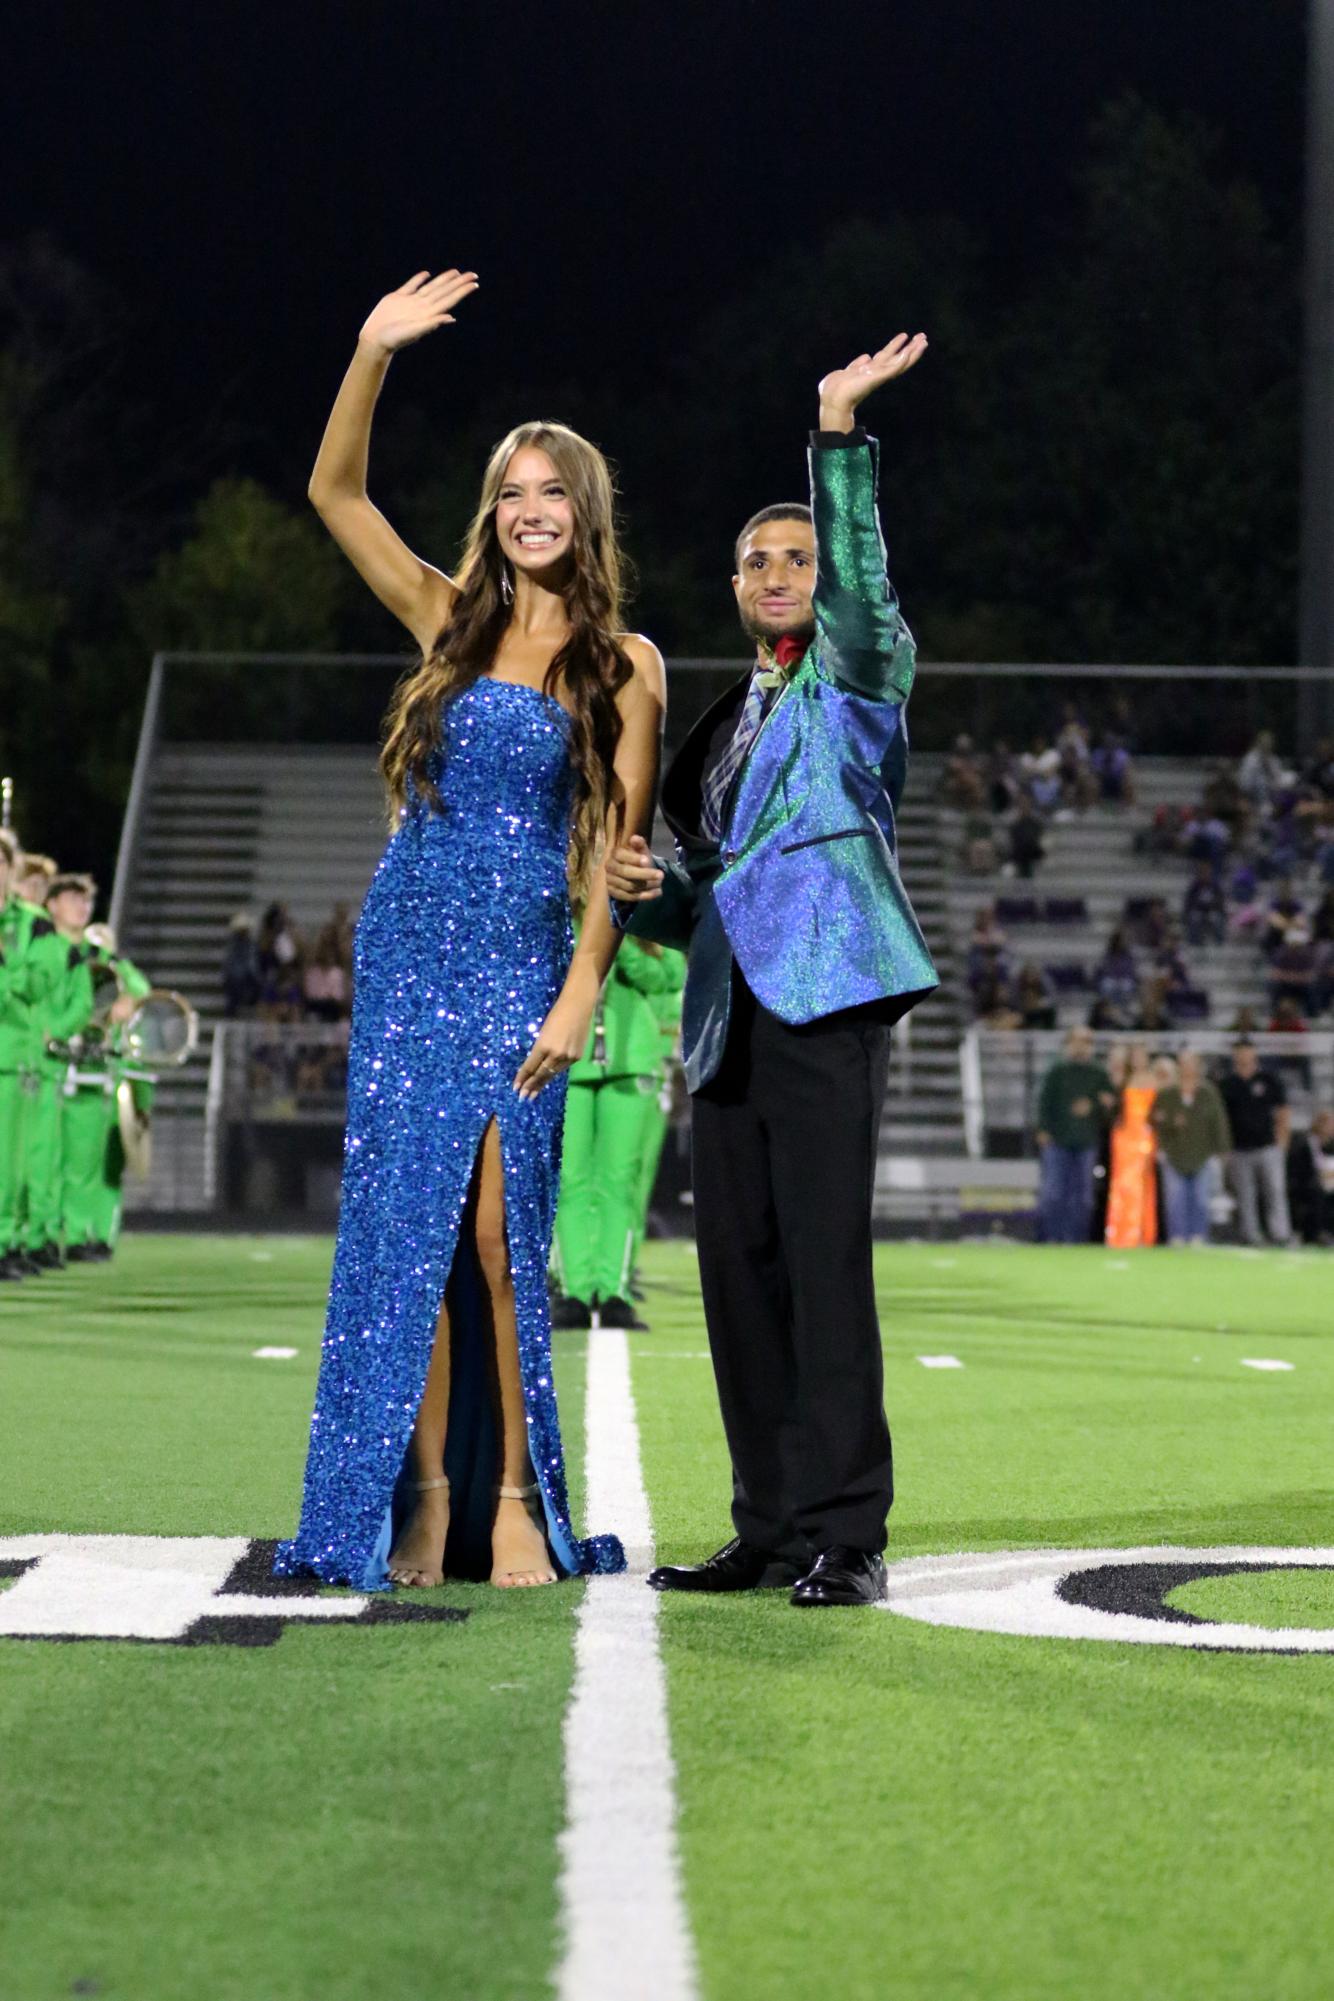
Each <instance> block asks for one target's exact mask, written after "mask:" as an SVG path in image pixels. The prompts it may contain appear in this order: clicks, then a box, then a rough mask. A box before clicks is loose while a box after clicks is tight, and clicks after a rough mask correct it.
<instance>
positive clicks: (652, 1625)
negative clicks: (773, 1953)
mask: <svg viewBox="0 0 1334 2001" xmlns="http://www.w3.org/2000/svg"><path fill="white" fill-rule="evenodd" d="M585 1425H586V1431H587V1448H586V1451H587V1458H586V1466H587V1476H586V1487H587V1496H588V1498H587V1503H586V1510H587V1520H588V1522H589V1525H590V1527H592V1528H594V1529H603V1528H607V1529H611V1528H614V1529H615V1530H616V1531H617V1533H618V1534H619V1535H620V1536H621V1538H622V1540H623V1541H624V1543H625V1554H626V1560H627V1564H628V1568H627V1569H626V1571H625V1572H624V1573H623V1574H622V1575H621V1576H620V1577H592V1578H590V1579H589V1581H588V1584H587V1585H586V1587H585V1591H584V1601H583V1604H582V1605H581V1606H580V1608H579V1616H578V1628H577V1634H576V1639H575V1668H574V1689H573V1692H572V1694H571V1697H570V1706H569V1708H568V1710H567V1711H566V1714H565V1801H566V1806H565V1811H566V1826H565V1831H564V1833H563V1834H562V1835H561V1839H560V1850H561V1881H560V1892H561V1908H562V1914H563V1918H564V1925H565V1953H564V1958H563V1960H562V1963H561V1966H560V1969H559V1972H558V1975H557V1992H558V1994H559V1996H560V2001H695V1996H696V1995H697V1993H698V1988H697V1985H696V1977H695V1956H694V1947H693V1944H692V1942H691V1938H690V1930H689V1925H688V1923H687V1919H686V1912H685V1900H684V1897H683V1894H682V1888H681V1875H680V1863H679V1859H678V1856H677V1851H676V1795H675V1788H674V1784H673V1780H674V1772H673V1767H672V1753H671V1742H670V1737H669V1734H668V1728H667V1687H666V1677H665V1675H664V1673H663V1666H662V1656H661V1654H660V1653H659V1651H658V1599H657V1594H656V1593H655V1592H652V1591H649V1590H648V1589H647V1588H646V1587H645V1584H644V1578H645V1575H646V1574H647V1572H648V1570H649V1569H650V1568H651V1566H652V1562H653V1524H652V1521H651V1519H650V1516H649V1506H648V1495H647V1494H646V1493H645V1491H644V1476H643V1472H642V1469H641V1467H640V1463H639V1425H638V1422H637V1420H636V1417H635V1402H634V1395H633V1392H632V1390H631V1387H630V1349H629V1345H628V1343H627V1341H626V1338H625V1335H624V1334H623V1333H622V1332H620V1331H619V1330H618V1329H612V1328H602V1329H600V1330H598V1331H597V1332H595V1333H593V1334H592V1335H590V1337H589V1342H588V1388H587V1396H586V1402H585Z"/></svg>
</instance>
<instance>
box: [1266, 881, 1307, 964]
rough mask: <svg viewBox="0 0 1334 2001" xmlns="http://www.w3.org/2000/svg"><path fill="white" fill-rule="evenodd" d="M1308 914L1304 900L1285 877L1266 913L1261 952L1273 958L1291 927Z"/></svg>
mask: <svg viewBox="0 0 1334 2001" xmlns="http://www.w3.org/2000/svg"><path fill="white" fill-rule="evenodd" d="M1305 916H1306V912H1305V910H1304V909H1303V907H1302V900H1301V898H1300V896H1298V894H1297V892H1296V890H1295V889H1294V888H1293V886H1292V882H1291V879H1290V878H1289V877H1287V876H1285V877H1284V878H1283V880H1282V882H1280V883H1279V885H1278V888H1277V890H1276V891H1275V892H1274V896H1273V899H1272V901H1271V903H1270V905H1269V908H1268V910H1267V911H1266V912H1265V922H1264V930H1263V932H1262V934H1261V937H1260V950H1261V951H1262V952H1263V953H1264V955H1265V957H1266V958H1267V959H1269V958H1272V957H1273V956H1274V954H1275V952H1277V951H1278V949H1279V946H1280V945H1281V944H1282V943H1283V941H1284V939H1285V938H1286V937H1287V935H1288V929H1289V926H1290V925H1293V924H1296V923H1298V922H1300V921H1302V920H1304V919H1305Z"/></svg>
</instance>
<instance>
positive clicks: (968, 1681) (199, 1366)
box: [0, 1237, 1334, 2001]
mask: <svg viewBox="0 0 1334 2001" xmlns="http://www.w3.org/2000/svg"><path fill="white" fill-rule="evenodd" d="M328 1260H329V1246H328V1244H327V1242H321V1241H307V1240H299V1239H274V1238H230V1239H228V1238H217V1237H203V1238H187V1237H175V1238H152V1237H138V1238H132V1239H130V1240H129V1241H128V1242H127V1243H126V1244H125V1245H124V1247H123V1250H122V1254H121V1256H120V1257H119V1259H118V1260H117V1262H116V1264H115V1265H114V1266H113V1267H112V1268H110V1270H99V1269H86V1268H84V1269H76V1270H72V1271H70V1272H68V1273H65V1274H61V1275H58V1276H54V1277H51V1278H49V1279H44V1280H41V1281H35V1282H29V1283H27V1284H25V1285H24V1286H23V1287H22V1288H21V1289H19V1288H9V1289H6V1291H5V1292H4V1294H3V1297H0V1458H2V1462H3V1466H4V1487H3V1506H2V1509H0V1535H4V1536H19V1535H23V1534H28V1533H34V1532H42V1533H47V1532H67V1533H81V1534H112V1533H115V1534H121V1535H146V1536H147V1535H151V1536H179V1537H190V1536H194V1537H200V1536H237V1537H251V1536H254V1537H272V1536H278V1535H281V1534H283V1533H286V1532H288V1531H289V1530H290V1527H291V1526H292V1523H293V1520H294V1510H295V1507H296V1502H297V1496H298V1491H299V1481H300V1472H301V1464H302V1458H303V1453H304V1443H305V1431H306V1424H307V1420H308V1416H309V1406H310V1396H311V1389H312V1385H313V1379H314V1372H315V1365H316V1360H317V1351H318V1339H319V1331H320V1324H321V1318H322V1309H323V1290H324V1285H325V1282H326V1279H327V1273H328ZM647 1267H648V1269H647V1276H648V1279H649V1282H650V1294H649V1299H648V1303H647V1311H648V1314H649V1317H650V1318H651V1320H652V1323H653V1331H652V1333H651V1334H646V1335H640V1336H636V1337H634V1338H633V1341H632V1357H633V1383H634V1391H635V1397H636V1402H637V1406H638V1413H639V1424H640V1433H641V1445H642V1452H643V1463H644V1472H645V1478H646V1482H647V1487H648V1492H649V1496H650V1500H651V1503H652V1509H653V1517H654V1530H655V1536H656V1540H657V1545H658V1549H659V1552H660V1553H662V1554H665V1555H669V1556H673V1557H687V1558H689V1557H694V1556H697V1555H701V1554H704V1553H706V1552H707V1551H708V1550H709V1549H711V1548H713V1547H715V1546H716V1544H717V1543H719V1542H721V1541H722V1540H723V1539H724V1538H725V1537H726V1535H727V1534H728V1533H730V1529H729V1523H728V1519H727V1512H726V1468H725V1459H724V1454H723V1450H722V1442H721V1434H720V1430H719V1425H718V1419H717V1412H716V1406H715V1403H714V1399H713V1391H712V1379H711V1374H710V1370H709V1366H708V1362H707V1360H706V1358H705V1343H704V1334H703V1327H702V1321H701V1316H700V1311H699V1303H698V1294H697V1289H696V1283H695V1271H694V1261H693V1254H692V1252H691V1251H690V1249H689V1248H688V1247H686V1246H677V1245H659V1246H653V1247H651V1248H650V1253H649V1256H648V1260H647ZM877 1271H878V1279H879V1286H880V1297H881V1309H882V1318H883V1323H884V1329H885V1346H886V1359H887V1367H888V1404H889V1409H890V1414H891V1418H892V1420H893V1423H894V1430H895V1442H896V1457H897V1469H898V1478H899V1488H900V1495H899V1501H898V1504H897V1506H896V1508H895V1511H894V1516H893V1519H892V1539H891V1548H890V1552H889V1553H890V1556H891V1558H909V1557H918V1556H923V1555H932V1554H936V1553H943V1552H952V1551H972V1552H982V1551H988V1550H997V1551H1000V1550H1016V1549H1024V1548H1028V1547H1034V1546H1041V1545H1050V1546H1053V1547H1057V1548H1072V1549H1073V1548H1092V1547H1114V1548H1119V1547H1130V1546H1135V1545H1140V1544H1181V1545H1185V1546H1188V1547H1203V1546H1206V1545H1213V1544H1222V1545H1248V1544H1259V1545H1266V1546H1268V1545H1273V1546H1288V1545H1298V1546H1309V1545H1314V1546H1319V1547H1321V1548H1329V1546H1330V1545H1332V1544H1334V1481H1331V1472H1330V1448H1331V1443H1334V1426H1332V1425H1331V1415H1332V1414H1334V1394H1332V1392H1334V1261H1332V1260H1321V1259H1320V1258H1318V1257H1316V1256H1314V1255H1307V1254H1282V1253H1273V1254H1264V1255H1252V1254H1245V1253H1238V1252H1234V1251H1228V1250H1219V1251H1215V1252H1212V1253H1207V1254H1199V1255H1190V1254H1180V1255H1179V1254H1175V1253H1170V1252H1155V1253H1147V1254H1140V1255H1139V1256H1138V1257H1135V1256H1129V1255H1123V1256H1116V1255H1113V1254H1108V1253H1104V1252H1102V1251H1099V1250H1087V1251H1084V1250H1071V1251H1066V1250H1032V1249H1027V1248H1020V1247H1016V1246H1011V1245H1006V1244H1000V1243H998V1244H996V1245H994V1246H993V1245H940V1246H933V1245H902V1246H899V1245H895V1246H882V1247H880V1248H879V1249H878V1251H877ZM593 1338H594V1339H596V1338H597V1337H596V1336H594V1337H593ZM261 1345H274V1346H291V1347H294V1348H296V1349H297V1350H298V1354H297V1355H296V1357H295V1358H293V1359H287V1360H273V1361H261V1360H258V1359H256V1358H255V1357H254V1354H253V1350H254V1349H255V1348H257V1347H259V1346H261ZM921 1355H927V1356H945V1355H949V1356H953V1357H955V1358H956V1359H957V1360H958V1361H960V1362H962V1364H963V1367H962V1368H959V1369H928V1368H925V1367H923V1366H922V1365H921V1363H920V1362H919V1361H918V1360H917V1359H916V1358H917V1357H918V1356H921ZM585 1357H586V1342H585V1340H584V1339H583V1338H570V1337H561V1342H560V1348H559V1359H558V1384H559V1389H560V1394H561V1398H562V1406H563V1412H564V1424H565V1434H566V1441H567V1450H568V1453H569V1457H570V1461H571V1471H572V1474H573V1476H574V1483H575V1486H576V1489H577V1488H578V1485H579V1474H580V1468H579V1464H578V1461H579V1455H580V1448H581V1441H582V1422H581V1416H582V1393H583V1382H584V1369H585ZM1256 1359H1261V1360H1282V1361H1286V1362H1288V1363H1289V1364H1291V1365H1292V1366H1291V1367H1290V1368H1289V1369H1288V1370H1284V1371H1257V1370H1254V1369H1251V1368H1248V1367H1246V1366H1243V1364H1244V1363H1245V1362H1246V1361H1248V1360H1256ZM586 1526H587V1527H588V1528H589V1529H598V1530H602V1529H608V1528H615V1527H616V1526H617V1524H616V1523H615V1522H608V1521H601V1520H599V1521H597V1522H590V1523H587V1524H586ZM4 1588H6V1587H5V1586H4V1585H3V1584H0V1589H4ZM10 1588H12V1587H10ZM582 1588H583V1587H581V1586H566V1587H562V1588H560V1589H556V1590H552V1591H545V1592H529V1593H497V1592H493V1591H491V1590H490V1589H489V1588H487V1587H484V1586H455V1585H447V1586H446V1587H445V1588H444V1589H443V1591H441V1592H440V1593H438V1594H430V1602H433V1603H438V1604H440V1605H451V1606H456V1607H459V1608H461V1609H466V1610H467V1611H468V1612H469V1615H470V1616H469V1617H468V1619H467V1621H466V1622H463V1623H427V1622H422V1623H405V1624H387V1625H372V1626H339V1625H329V1626H327V1627H319V1626H313V1625H305V1626H303V1625H289V1626H288V1627H286V1629H285V1630H283V1631H282V1633H281V1637H279V1638H278V1639H277V1640H276V1642H275V1643H274V1644H272V1645H266V1646H240V1645H226V1644H217V1645H207V1646H186V1647H181V1646H172V1645H162V1644H155V1643H152V1642H138V1641H109V1640H108V1641H104V1640H89V1641H79V1642H70V1643H58V1642H52V1641H45V1640H40V1639H13V1638H3V1639H0V1791H2V1794H3V1800H2V1805H3V1815H2V1818H0V1881H2V1882H3V1894H0V1931H2V1932H3V1934H4V1943H3V1947H2V1948H0V1994H2V1995H3V1997H4V2001H47V1997H56V1996H63V1995H69V1994H73V1993H85V1994H101V1995H105V1996H107V1997H117V2001H174V1997H177V1996H181V1997H184V1996H187V1995H189V1996H200V1997H205V2001H215V1997H216V2001H232V1997H237V2001H239V1997H242V1996H244V1997H246V2001H307V1997H309V2001H315V1997H320V2001H368V1997H386V2001H399V1997H400V1996H402V1997H409V1996H412V1997H415V1996H418V1995H436V1996H440V1997H442V2001H444V1998H445V1997H447V2001H529V1997H533V2001H539V1997H543V1996H546V1995H547V1994H549V1993H551V1992H552V1988H551V1984H550V1983H551V1977H552V1969H553V1967H554V1966H555V1965H556V1963H557V1962H558V1960H559V1956H560V1923H559V1912H558V1908H557V1841H558V1837H559V1834H560V1830H561V1827H562V1823H563V1816H564V1788H563V1775H562V1762H561V1723H562V1714H563V1708H564V1704H565V1701H566V1698H567V1695H568V1692H569V1689H570V1686H571V1681H572V1675H573V1645H574V1628H575V1615H576V1611H577V1607H578V1604H579V1598H580V1593H581V1590H582ZM219 1602H222V1601H219ZM1170 1603H1171V1604H1172V1605H1174V1606H1178V1607H1180V1608H1181V1609H1182V1610H1187V1611H1190V1612H1193V1613H1195V1614H1196V1615H1197V1616H1199V1617H1202V1618H1208V1619H1219V1620H1236V1621H1244V1622H1249V1623H1251V1624H1255V1625H1262V1626H1274V1627H1291V1626H1297V1625H1300V1626H1305V1627H1328V1626H1331V1625H1334V1573H1323V1574H1322V1573H1321V1572H1319V1571H1315V1570H1296V1569H1290V1570H1284V1571H1279V1572H1274V1573H1272V1574H1269V1575H1265V1576H1218V1577H1211V1578H1206V1579H1202V1580H1200V1581H1198V1582H1193V1583H1187V1584H1184V1585H1183V1586H1181V1587H1179V1588H1178V1589H1177V1590H1175V1591H1173V1592H1172V1593H1171V1594H1170ZM660 1631H661V1639H662V1648H663V1656H664V1661H665V1666H666V1672H667V1690H668V1702H669V1710H670V1719H671V1728H672V1744H673V1752H674V1756H675V1760H676V1768H677V1798H678V1806H679V1815H680V1820H679V1838H680V1847H681V1855H682V1864H683V1873H684V1887H685V1899H686V1907H687V1910H688V1915H689V1919H690V1923H691V1927H692V1930H693V1934H694V1940H695V1949H696V1953H697V1957H698V1963H699V1968H700V1980H701V1991H702V1993H703V1995H705V1996H706V1997H708V2001H770V1997H774V2001H777V1997H780V1996H781V1997H784V2001H789V1997H790V1998H791V2001H825V1997H836V1998H837V2001H880V1997H892V2001H955V1997H958V2001H963V1997H969V2001H974V1997H977V2001H1048V1997H1050V2001H1057V1998H1058V1997H1059V2001H1112V1997H1123V1996H1135V1997H1141V1996H1142V1997H1154V1998H1155V2001H1158V1997H1162V2001H1177V1997H1183V2001H1184V1997H1190V1998H1191V2001H1194V1997H1205V1996H1207V1997H1210V2001H1214V1998H1215V1997H1218V1998H1219V2001H1233V1997H1236V2001H1242V1997H1245V2001H1289V1997H1292V2001H1298V1997H1300V2001H1322V1997H1324V1996H1327V1995H1328V1994H1329V1993H1330V1992H1332V1991H1334V1911H1332V1909H1331V1899H1330V1896H1329V1889H1328V1886H1329V1882H1330V1880H1331V1875H1332V1873H1334V1778H1332V1777H1331V1765H1332V1764H1334V1750H1332V1749H1331V1747H1332V1746H1334V1699H1332V1698H1331V1689H1332V1688H1334V1655H1320V1654H1308V1655H1293V1654H1281V1653H1272V1654H1257V1655H1248V1654H1242V1653H1236V1652H1218V1653H1210V1652H1206V1651H1200V1650H1196V1649H1194V1648H1184V1647H1183V1648H1176V1647H1170V1646H1151V1645H1129V1644H1125V1643H1123V1642H1093V1641H1086V1640H1065V1639H1044V1638H1035V1637H1030V1636H1008V1635H1000V1634H993V1633H985V1632H975V1631H969V1630H965V1629H962V1628H955V1627H945V1626H933V1625H927V1624H923V1623H920V1622H918V1621H916V1620H911V1619H908V1618H904V1617H900V1616H895V1615H894V1614H891V1613H887V1612H882V1611H858V1612H852V1613H828V1614H822V1615H815V1614H810V1613H798V1612H796V1611H794V1610H792V1609H791V1608H790V1607H789V1606H788V1605H787V1604H786V1602H785V1599H784V1598H783V1596H782V1595H781V1594H778V1593H765V1594H756V1595H752V1596H749V1597H746V1598H741V1599H733V1600H729V1601H725V1602H717V1601H714V1602H708V1603H705V1602H701V1601H698V1600H693V1601H687V1600H680V1599H672V1598H669V1599H666V1600H664V1601H663V1604H662V1621H661V1628H660ZM642 1991H643V1992H644V1994H646V1995H649V1996H651V1995H652V1992H653V1989H652V1985H651V1980H650V1983H649V1984H648V1985H646V1986H644V1988H643V1990H642ZM580 2001H623V1997H622V1996H620V1995H611V1994H608V1995H607V1996H602V1995H588V1996H585V1997H580Z"/></svg>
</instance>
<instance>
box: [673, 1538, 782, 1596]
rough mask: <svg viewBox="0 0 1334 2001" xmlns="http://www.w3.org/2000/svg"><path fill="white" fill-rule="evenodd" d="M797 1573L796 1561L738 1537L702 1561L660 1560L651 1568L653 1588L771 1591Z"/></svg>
mask: <svg viewBox="0 0 1334 2001" xmlns="http://www.w3.org/2000/svg"><path fill="white" fill-rule="evenodd" d="M799 1575H800V1572H799V1570H798V1568H797V1566H796V1564H795V1563H786V1562H784V1561H783V1559H782V1558H781V1557H774V1556H770V1555H769V1553H768V1551H767V1550H763V1549H754V1548H753V1547H752V1546H751V1544H750V1543H748V1542H742V1541H741V1539H740V1537H739V1536H738V1537H737V1538H735V1539H734V1540H733V1541H732V1542H729V1543H724V1545H723V1547H722V1548H721V1549H720V1550H716V1551H715V1552H714V1554H713V1555H712V1556H706V1557H705V1559H704V1561H703V1563H662V1564H659V1566H658V1568H657V1569H656V1570H650V1572H649V1574H648V1582H649V1585H650V1586H651V1588H652V1589H653V1590H654V1591H770V1590H774V1589H776V1588H779V1587H781V1586H784V1585H788V1584H792V1583H793V1582H795V1580H796V1578H797V1577H798V1576H799Z"/></svg>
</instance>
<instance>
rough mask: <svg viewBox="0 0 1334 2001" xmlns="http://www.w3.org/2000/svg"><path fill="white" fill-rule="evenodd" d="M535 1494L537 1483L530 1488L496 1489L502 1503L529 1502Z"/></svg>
mask: <svg viewBox="0 0 1334 2001" xmlns="http://www.w3.org/2000/svg"><path fill="white" fill-rule="evenodd" d="M536 1492H537V1482H536V1480H534V1481H533V1483H532V1485H531V1486H530V1487H497V1488H496V1493H497V1495H498V1497H499V1498H500V1499H501V1500H502V1501H531V1500H532V1498H533V1495H534V1494H535V1493H536Z"/></svg>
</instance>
